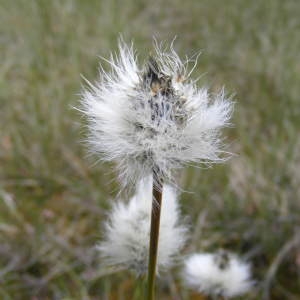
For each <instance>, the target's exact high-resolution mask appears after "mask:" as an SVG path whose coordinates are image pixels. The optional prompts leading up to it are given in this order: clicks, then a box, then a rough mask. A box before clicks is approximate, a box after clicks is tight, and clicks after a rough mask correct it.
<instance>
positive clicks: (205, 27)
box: [0, 0, 300, 300]
mask: <svg viewBox="0 0 300 300" xmlns="http://www.w3.org/2000/svg"><path fill="white" fill-rule="evenodd" d="M299 15H300V3H299V1H296V0H295V1H293V0H286V1H281V0H273V1H268V0H264V1H263V0H262V1H242V0H228V1H218V0H210V1H206V0H205V1H196V0H195V1H191V0H189V1H179V0H174V1H172V2H171V1H162V0H161V1H160V0H159V1H156V2H153V1H134V0H128V1H126V5H124V2H123V1H116V0H114V1H110V0H102V1H99V0H97V1H96V0H91V1H79V0H77V1H75V0H65V1H62V0H52V1H47V0H36V1H26V0H14V1H5V0H0V32H1V35H0V41H1V43H0V53H1V66H0V165H1V168H0V180H1V181H0V298H1V299H7V300H8V299H14V300H15V299H78V300H83V299H101V300H102V299H109V300H113V299H140V298H141V296H140V295H139V294H138V289H136V287H135V285H136V283H135V278H134V277H132V276H131V275H130V274H127V273H124V272H123V273H122V272H121V273H120V272H115V270H104V269H102V268H101V263H100V262H99V261H98V260H97V255H96V253H95V251H94V248H93V246H94V245H95V243H96V242H97V240H98V239H99V238H100V236H101V230H100V222H101V221H102V220H103V218H104V217H105V213H106V212H107V210H108V208H109V205H110V199H111V198H113V196H114V195H115V194H116V190H117V184H116V183H114V182H111V180H112V179H113V178H114V174H112V172H111V171H110V170H111V166H110V165H107V164H106V165H99V166H96V167H92V161H93V160H89V159H87V158H86V152H85V150H84V147H83V145H82V144H81V143H80V141H81V140H82V137H83V131H84V129H83V128H82V127H81V126H80V123H81V122H82V120H81V119H80V116H79V115H78V114H77V113H76V112H75V111H74V110H72V109H71V106H74V105H77V103H78V96H77V94H78V92H79V91H80V84H81V79H80V74H84V75H85V76H86V77H87V78H89V79H93V78H94V77H95V75H96V72H97V63H98V57H97V55H103V56H107V55H108V53H109V50H110V49H114V48H115V46H116V40H117V37H118V34H119V33H120V32H122V33H123V34H124V36H125V38H126V39H131V38H134V40H135V43H136V46H137V48H138V49H140V51H143V50H144V49H148V48H150V47H151V37H152V36H153V35H155V36H157V37H158V39H167V40H171V39H172V38H173V37H174V35H177V36H178V39H177V42H176V44H175V46H176V48H177V49H178V51H179V52H180V53H181V54H186V53H187V54H193V53H194V52H195V51H196V50H199V49H202V50H203V55H201V57H200V61H199V68H198V69H197V70H196V72H195V73H196V74H195V76H197V75H200V74H202V73H206V75H205V76H204V77H202V79H201V83H203V84H209V85H210V86H211V87H212V89H213V90H216V89H219V88H220V87H221V85H223V84H225V86H226V88H227V90H228V91H229V92H230V93H235V95H236V96H235V98H236V100H237V104H236V112H235V119H234V124H235V127H234V128H233V129H230V130H229V131H228V136H229V142H230V147H229V149H230V150H231V151H232V152H235V153H237V154H238V155H237V156H235V157H233V159H232V160H231V161H230V162H229V163H227V164H226V165H225V166H216V167H214V168H213V169H208V170H205V169H200V170H199V169H193V168H190V169H188V170H185V171H184V172H182V174H181V182H182V187H183V188H184V189H185V190H188V191H193V192H194V193H192V194H191V193H184V194H183V195H182V206H183V210H184V212H185V213H186V214H188V215H190V216H191V222H192V223H193V224H195V225H194V226H193V231H194V235H193V239H192V241H191V243H190V245H189V246H188V247H187V249H186V253H188V252H189V251H192V250H215V249H217V248H218V247H225V248H227V249H230V250H233V251H236V252H238V253H240V254H242V255H244V256H245V257H247V258H249V259H251V260H252V261H253V264H254V275H255V278H256V279H257V280H258V286H257V288H256V289H255V290H254V291H253V292H252V293H251V294H250V295H248V296H247V299H262V295H263V294H264V295H268V294H269V295H270V299H290V300H293V299H299V296H300V288H299V286H300V277H299V266H300V252H299V251H300V246H299V244H296V243H294V244H293V247H289V245H290V244H291V241H293V240H295V234H296V232H297V230H298V232H299V225H300V222H299V219H300V204H299V195H300V188H299V187H300V154H299V149H300V137H299V129H300V126H299V125H300V121H299V120H300V118H299V116H300V105H299V104H300V102H299V94H300V89H299V81H300V52H299V49H300V36H299V29H300V19H299ZM147 54H148V53H146V52H145V56H147ZM285 249H288V251H285V252H284V255H281V253H282V252H281V251H283V250H285ZM278 257H279V259H278ZM273 262H275V264H276V265H274V264H273ZM272 264H273V265H272ZM268 270H269V272H268ZM274 270H275V272H274ZM267 274H269V275H270V274H271V275H272V278H270V276H268V277H267V278H268V280H267V285H266V284H264V283H265V279H266V275H267ZM291 278H292V280H291ZM266 288H268V291H266ZM159 293H160V297H159V299H182V300H187V299H199V298H195V296H193V295H192V294H190V293H189V292H188V291H186V290H183V289H181V287H180V283H179V281H178V278H177V275H176V272H172V274H169V275H167V276H165V277H163V278H161V280H160V286H159Z"/></svg>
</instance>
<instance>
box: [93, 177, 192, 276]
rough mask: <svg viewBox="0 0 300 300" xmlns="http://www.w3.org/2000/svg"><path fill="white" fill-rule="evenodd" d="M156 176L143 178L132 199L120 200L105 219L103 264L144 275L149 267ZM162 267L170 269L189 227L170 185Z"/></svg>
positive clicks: (101, 248)
mask: <svg viewBox="0 0 300 300" xmlns="http://www.w3.org/2000/svg"><path fill="white" fill-rule="evenodd" d="M151 189H152V178H151V177H149V178H147V179H145V180H142V181H141V182H140V184H139V185H138V187H137V191H136V194H135V195H134V196H133V197H132V198H131V199H130V201H129V203H127V204H125V203H124V202H121V201H119V202H116V203H115V204H114V205H113V209H112V211H111V213H110V215H109V218H108V221H107V222H106V223H105V232H104V238H103V241H101V242H100V243H99V245H98V247H97V249H98V250H99V251H100V255H101V258H102V264H103V265H106V266H118V267H119V266H121V267H124V268H125V269H130V270H133V271H134V272H135V273H136V274H137V275H142V274H144V273H145V272H146V271H147V268H148V254H149V253H148V252H149V238H150V219H151V203H152V202H151V197H152V196H151ZM162 203H163V205H162V208H161V221H160V235H159V244H158V258H157V266H158V270H166V269H168V268H169V267H170V266H171V265H172V264H173V263H174V262H176V257H177V255H178V254H179V252H180V250H181V249H182V248H183V246H184V244H185V242H186V240H187V233H188V229H187V226H186V225H185V224H184V223H182V218H181V217H180V212H179V207H178V201H177V195H176V192H175V190H174V189H173V188H172V187H171V186H168V185H164V187H163V199H162Z"/></svg>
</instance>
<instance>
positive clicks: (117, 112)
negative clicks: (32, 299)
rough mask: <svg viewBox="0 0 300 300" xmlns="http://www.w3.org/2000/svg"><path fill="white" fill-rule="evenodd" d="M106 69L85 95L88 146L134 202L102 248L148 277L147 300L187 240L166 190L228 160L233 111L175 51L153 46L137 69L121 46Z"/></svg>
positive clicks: (116, 219)
mask: <svg viewBox="0 0 300 300" xmlns="http://www.w3.org/2000/svg"><path fill="white" fill-rule="evenodd" d="M105 61H106V62H108V64H109V65H110V70H109V71H105V70H104V67H102V66H100V72H99V73H100V74H99V78H98V80H97V81H96V82H95V83H93V84H92V83H90V82H89V81H87V87H86V88H85V89H84V90H83V92H82V100H81V103H82V106H81V111H82V112H83V113H84V115H85V116H86V118H87V121H88V132H89V134H88V138H87V142H88V145H89V147H90V150H91V152H93V153H95V154H96V155H99V157H100V159H102V160H104V161H114V162H115V164H116V168H117V170H118V173H119V179H120V182H121V184H122V186H123V187H125V188H133V189H136V195H135V196H134V197H133V198H132V199H131V200H130V202H129V203H128V204H127V205H125V204H122V203H120V202H118V203H117V204H116V205H115V206H114V207H113V210H112V213H111V215H110V217H109V220H108V222H107V224H106V225H105V228H106V231H105V239H104V241H103V242H101V243H100V245H99V247H98V248H99V250H100V252H101V254H102V256H103V257H104V258H106V262H107V263H111V264H121V265H123V266H126V267H128V268H133V269H134V270H135V271H136V272H137V273H138V274H140V273H144V272H145V271H146V269H148V292H147V299H149V300H150V299H154V283H155V275H156V274H157V267H156V265H157V264H158V266H169V265H171V264H170V262H171V261H172V257H173V256H174V254H176V253H177V252H178V251H179V250H180V249H181V248H182V246H183V244H184V240H185V239H184V236H183V233H185V232H186V228H185V227H184V225H182V224H180V217H179V214H178V210H177V205H178V204H176V200H175V198H176V196H175V194H174V192H171V190H170V189H171V188H170V187H169V186H168V184H169V183H171V184H173V185H175V184H176V182H175V179H174V170H176V169H179V168H182V167H183V166H185V165H190V164H205V165H207V164H215V163H220V162H223V161H224V160H226V159H227V158H228V156H229V155H228V153H227V152H226V151H225V150H224V147H223V139H222V137H221V130H222V129H223V128H224V127H226V126H228V125H229V124H230V117H231V114H232V110H233V104H232V101H230V100H229V99H228V98H227V97H226V95H225V93H224V90H221V92H219V93H218V94H216V95H212V94H210V93H209V91H208V89H207V88H206V87H198V86H197V85H196V83H197V82H196V81H195V80H192V79H191V78H190V75H191V73H192V71H193V69H194V68H195V67H196V63H197V58H196V59H195V60H189V59H186V60H185V61H183V60H181V58H180V57H179V56H178V54H177V53H176V52H175V50H174V48H173V45H172V44H171V46H170V47H168V48H163V47H162V46H161V45H159V44H158V43H156V42H155V43H154V53H153V54H152V55H150V56H149V59H148V61H147V62H146V63H144V64H142V65H140V63H139V62H138V59H137V54H136V52H135V50H134V48H133V45H132V44H131V45H129V46H128V45H127V44H125V43H124V42H123V41H122V40H120V42H119V52H118V54H111V57H110V59H108V60H106V59H105ZM191 62H192V63H193V65H192V67H190V65H191V64H190V63H191ZM149 177H150V178H151V180H150V181H149V180H145V178H149ZM146 181H147V182H146ZM145 182H146V183H145ZM149 182H151V184H152V187H150V188H149ZM151 195H152V196H151ZM151 203H152V204H151ZM150 206H152V208H150ZM150 210H151V214H150ZM161 210H162V221H161V222H160V218H161V217H160V215H161ZM150 215H151V221H150ZM148 227H149V228H148ZM148 239H149V240H150V242H149V245H148ZM146 260H148V263H146Z"/></svg>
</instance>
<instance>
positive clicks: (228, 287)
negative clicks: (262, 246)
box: [183, 251, 253, 298]
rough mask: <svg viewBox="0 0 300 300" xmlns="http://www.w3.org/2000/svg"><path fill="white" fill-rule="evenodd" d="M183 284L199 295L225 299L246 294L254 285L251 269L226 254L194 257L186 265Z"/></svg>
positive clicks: (200, 254) (229, 254)
mask: <svg viewBox="0 0 300 300" xmlns="http://www.w3.org/2000/svg"><path fill="white" fill-rule="evenodd" d="M183 280H184V282H185V284H186V285H187V286H188V287H189V288H192V289H194V290H196V291H198V292H200V293H203V294H205V295H210V296H217V295H218V296H223V297H226V298H231V297H234V296H239V295H241V294H244V293H246V292H248V291H249V290H250V288H251V286H252V285H253V282H252V281H251V269H250V265H249V264H248V263H245V262H243V261H241V260H240V259H239V258H238V257H237V256H236V255H234V254H231V253H228V252H225V251H220V252H218V253H216V254H210V253H199V254H193V255H191V256H190V257H189V258H188V259H186V261H185V264H184V271H183Z"/></svg>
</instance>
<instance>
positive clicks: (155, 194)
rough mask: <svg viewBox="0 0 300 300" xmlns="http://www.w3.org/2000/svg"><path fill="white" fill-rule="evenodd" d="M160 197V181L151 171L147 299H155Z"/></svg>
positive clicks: (155, 173)
mask: <svg viewBox="0 0 300 300" xmlns="http://www.w3.org/2000/svg"><path fill="white" fill-rule="evenodd" d="M161 199H162V182H161V180H160V179H159V178H158V175H157V172H155V171H153V188H152V211H151V229H150V248H149V264H148V290H147V300H154V299H155V275H156V261H157V248H158V238H159V224H160V210H161Z"/></svg>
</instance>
